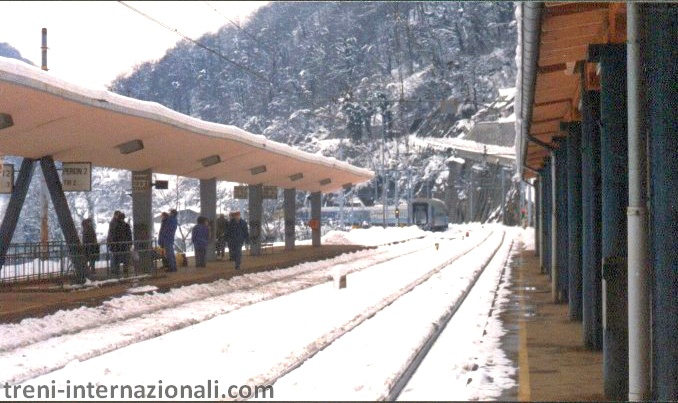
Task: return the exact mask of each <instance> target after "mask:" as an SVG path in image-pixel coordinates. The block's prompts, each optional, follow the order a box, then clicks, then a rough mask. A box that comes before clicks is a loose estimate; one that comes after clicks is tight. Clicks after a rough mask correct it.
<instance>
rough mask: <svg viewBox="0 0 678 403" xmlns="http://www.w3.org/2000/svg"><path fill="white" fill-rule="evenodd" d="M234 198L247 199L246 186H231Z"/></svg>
mask: <svg viewBox="0 0 678 403" xmlns="http://www.w3.org/2000/svg"><path fill="white" fill-rule="evenodd" d="M233 198H234V199H247V186H233Z"/></svg>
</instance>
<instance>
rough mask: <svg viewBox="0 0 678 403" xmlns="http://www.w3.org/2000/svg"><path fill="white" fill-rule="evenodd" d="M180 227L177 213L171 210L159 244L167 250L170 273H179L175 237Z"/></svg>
mask: <svg viewBox="0 0 678 403" xmlns="http://www.w3.org/2000/svg"><path fill="white" fill-rule="evenodd" d="M178 225H179V224H178V221H177V211H176V210H175V209H172V210H170V212H169V216H168V217H167V220H166V221H165V226H164V227H162V228H161V230H160V233H159V234H158V242H159V243H160V246H161V247H162V248H163V249H164V250H165V257H166V258H167V271H168V272H175V271H177V260H176V257H175V256H174V237H175V236H176V232H177V226H178Z"/></svg>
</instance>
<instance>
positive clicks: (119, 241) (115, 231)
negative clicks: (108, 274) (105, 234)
mask: <svg viewBox="0 0 678 403" xmlns="http://www.w3.org/2000/svg"><path fill="white" fill-rule="evenodd" d="M111 227H112V228H111V229H109V237H110V250H111V252H112V253H113V256H112V257H111V267H112V272H113V274H114V275H119V274H120V265H121V264H122V265H123V269H124V270H125V271H127V270H128V268H129V252H130V246H131V245H132V228H131V227H130V225H129V224H128V223H127V222H126V221H125V213H122V212H121V213H120V214H118V217H117V220H116V222H115V223H112V224H111Z"/></svg>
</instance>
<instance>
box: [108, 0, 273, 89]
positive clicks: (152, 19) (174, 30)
mask: <svg viewBox="0 0 678 403" xmlns="http://www.w3.org/2000/svg"><path fill="white" fill-rule="evenodd" d="M118 3H120V4H122V5H123V6H125V7H127V8H129V9H130V10H132V11H134V12H136V13H138V14H140V15H141V16H143V17H145V18H147V19H149V20H151V21H153V22H155V23H156V24H158V25H160V26H161V27H163V28H165V29H167V30H169V31H171V32H174V33H175V34H177V35H179V36H181V37H182V38H184V39H186V40H187V41H189V42H191V43H193V44H195V45H196V46H199V47H201V48H203V49H205V50H206V51H208V52H210V53H212V54H213V55H215V56H217V57H219V58H220V59H222V60H225V61H226V62H228V63H230V64H232V65H234V66H235V67H237V68H239V69H241V70H243V71H245V72H247V73H250V74H251V75H253V76H254V77H256V78H258V79H260V80H263V81H266V82H267V83H269V84H271V85H274V86H275V83H273V82H272V81H271V80H269V79H268V78H267V77H264V76H262V75H261V74H259V73H257V72H256V71H254V70H252V69H250V68H249V67H247V66H243V65H242V64H240V63H238V62H235V61H233V60H231V59H229V58H227V57H226V56H224V55H222V54H221V53H219V52H217V51H216V50H214V49H211V48H209V47H208V46H206V45H204V44H202V43H200V42H198V41H196V40H194V39H193V38H190V37H188V36H186V35H184V34H183V33H181V32H179V30H178V29H176V28H172V27H170V26H168V25H166V24H164V23H162V22H161V21H158V20H156V19H155V18H153V17H151V16H150V15H148V14H146V13H144V12H143V11H140V10H137V9H136V8H134V7H132V6H130V5H129V4H127V3H125V2H124V1H118Z"/></svg>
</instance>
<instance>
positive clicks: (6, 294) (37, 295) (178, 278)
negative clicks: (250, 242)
mask: <svg viewBox="0 0 678 403" xmlns="http://www.w3.org/2000/svg"><path fill="white" fill-rule="evenodd" d="M364 248H365V246H360V245H322V246H320V247H312V246H310V245H297V246H296V247H295V249H294V250H293V251H285V250H284V246H274V247H273V248H272V249H271V250H267V251H266V253H264V254H262V255H261V256H250V255H249V252H247V251H245V252H244V253H243V262H242V270H240V271H236V270H235V269H234V262H230V261H228V260H227V261H216V262H208V263H207V267H206V268H196V267H195V261H194V259H193V258H191V257H189V259H188V266H187V267H179V270H178V272H176V273H165V272H164V271H163V270H161V269H158V273H157V274H156V275H155V276H149V277H135V278H124V277H123V278H122V279H120V281H115V282H101V283H93V284H91V285H90V286H88V287H84V288H82V289H70V288H69V287H68V286H61V285H58V284H56V283H54V282H44V283H40V284H35V283H31V284H27V285H25V286H23V287H22V286H21V285H13V286H12V287H11V288H10V287H6V288H0V323H8V322H17V321H20V320H21V319H23V318H27V317H35V316H42V315H45V314H49V313H53V312H56V311H58V310H62V309H71V308H77V307H79V306H83V305H85V306H96V305H98V304H100V303H101V302H102V301H104V300H106V299H108V298H111V297H116V296H121V295H125V294H129V290H130V288H131V287H133V290H138V291H139V292H143V290H144V289H148V290H149V291H155V290H158V291H161V292H162V291H167V290H169V289H171V288H178V287H181V286H185V285H190V284H202V283H209V282H213V281H216V280H218V279H228V278H231V277H234V276H238V275H241V274H243V273H257V272H263V271H269V270H276V269H282V268H286V267H290V266H294V265H298V264H300V263H303V262H314V261H318V260H323V259H328V258H332V257H334V256H338V255H341V254H343V253H346V252H354V251H356V250H360V249H364Z"/></svg>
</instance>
